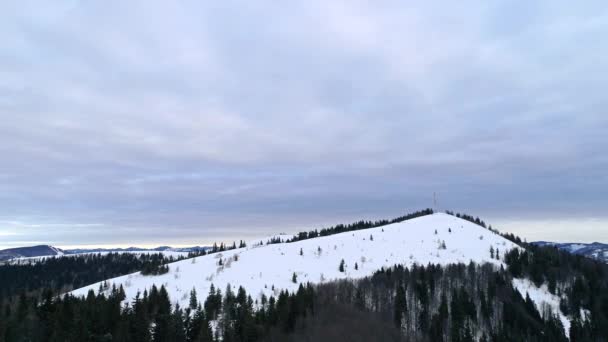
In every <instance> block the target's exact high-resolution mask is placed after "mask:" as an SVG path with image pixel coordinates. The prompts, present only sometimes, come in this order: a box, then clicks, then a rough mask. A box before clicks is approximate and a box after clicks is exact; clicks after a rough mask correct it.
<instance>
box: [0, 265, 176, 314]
mask: <svg viewBox="0 0 608 342" xmlns="http://www.w3.org/2000/svg"><path fill="white" fill-rule="evenodd" d="M181 259H183V257H180V258H174V257H172V256H170V257H165V256H163V254H161V253H155V254H141V255H136V254H131V253H108V254H88V255H82V256H69V257H56V258H47V259H44V260H40V261H35V262H28V263H18V264H13V263H7V264H5V265H2V266H0V304H2V302H3V301H4V300H6V299H8V298H10V297H13V296H18V295H20V294H24V295H28V296H39V295H40V294H41V292H42V290H43V289H49V290H52V291H53V292H55V293H63V292H67V291H70V290H72V289H75V288H79V287H83V286H86V285H90V284H93V283H96V282H98V281H102V280H104V279H109V278H114V277H118V276H121V275H125V274H129V273H132V272H137V271H139V270H141V269H144V268H146V267H148V265H150V264H158V265H160V264H165V263H170V262H173V261H177V260H181Z"/></svg>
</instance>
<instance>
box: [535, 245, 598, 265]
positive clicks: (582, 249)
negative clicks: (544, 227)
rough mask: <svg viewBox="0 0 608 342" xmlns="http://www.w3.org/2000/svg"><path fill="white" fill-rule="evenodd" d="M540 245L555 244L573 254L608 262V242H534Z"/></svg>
mask: <svg viewBox="0 0 608 342" xmlns="http://www.w3.org/2000/svg"><path fill="white" fill-rule="evenodd" d="M532 243H533V244H535V245H538V246H555V247H557V248H559V249H562V250H565V251H568V252H570V253H572V254H578V255H583V256H586V257H588V258H592V259H596V260H600V261H603V262H606V263H608V244H605V243H600V242H593V243H571V242H564V243H560V242H548V241H536V242H532Z"/></svg>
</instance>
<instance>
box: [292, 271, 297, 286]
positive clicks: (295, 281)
mask: <svg viewBox="0 0 608 342" xmlns="http://www.w3.org/2000/svg"><path fill="white" fill-rule="evenodd" d="M291 282H292V283H294V284H297V283H298V276H297V275H296V272H293V275H292V276H291Z"/></svg>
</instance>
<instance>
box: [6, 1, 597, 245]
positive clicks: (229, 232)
mask: <svg viewBox="0 0 608 342" xmlns="http://www.w3.org/2000/svg"><path fill="white" fill-rule="evenodd" d="M607 36H608V7H607V6H606V4H605V2H604V1H585V2H577V3H574V2H571V1H555V0H551V1H535V2H529V1H458V2H446V1H424V2H415V1H407V2H404V1H382V2H376V1H324V0H307V1H290V2H288V3H278V2H275V1H255V2H251V1H228V0H227V1H136V0H134V1H92V0H87V1H56V2H29V1H5V2H2V3H1V4H0V248H8V247H15V246H26V245H33V244H52V245H56V246H59V247H75V246H130V245H138V246H156V245H174V246H187V245H200V244H208V243H212V242H213V241H232V240H235V239H236V240H238V239H248V238H253V237H259V236H264V235H269V234H273V233H277V232H288V233H291V232H295V231H299V230H302V229H311V228H319V227H322V226H325V225H330V224H336V223H342V222H351V221H355V220H358V219H379V218H392V217H396V216H399V215H402V214H404V213H407V212H411V211H415V210H418V209H423V208H427V207H432V206H433V205H434V204H433V193H437V206H436V208H437V209H439V210H445V209H449V210H454V211H460V212H466V213H469V214H472V215H475V216H479V217H481V218H482V219H484V220H485V221H486V222H488V223H490V224H492V225H493V226H494V227H495V228H498V229H499V230H502V231H509V232H514V233H516V234H518V235H520V236H522V237H523V238H525V239H527V240H529V241H531V240H550V241H577V242H591V241H600V242H608V196H607V194H608V172H607V171H608V153H606V150H607V149H608V133H607V129H608V112H607V108H608V97H607V96H606V89H608V78H607V77H606V75H608V59H607V58H606V56H607V55H608V40H606V37H607Z"/></svg>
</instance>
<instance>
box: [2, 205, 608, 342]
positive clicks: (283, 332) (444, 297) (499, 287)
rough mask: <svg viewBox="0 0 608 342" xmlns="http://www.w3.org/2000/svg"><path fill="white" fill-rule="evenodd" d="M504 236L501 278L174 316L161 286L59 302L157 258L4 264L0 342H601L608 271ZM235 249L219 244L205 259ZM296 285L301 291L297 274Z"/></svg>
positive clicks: (216, 302) (447, 270) (480, 271)
mask: <svg viewBox="0 0 608 342" xmlns="http://www.w3.org/2000/svg"><path fill="white" fill-rule="evenodd" d="M467 217H468V218H470V220H472V221H473V222H475V221H477V220H476V219H473V218H472V216H467ZM482 222H483V221H480V222H476V223H478V224H480V225H481V223H482ZM344 227H346V228H344V229H351V228H352V229H364V228H360V227H358V226H356V228H353V227H351V228H348V227H349V226H344ZM339 230H340V231H341V230H342V228H341V229H339ZM328 232H332V231H328ZM506 237H507V238H509V239H511V240H512V241H516V242H518V243H519V244H520V245H521V246H522V247H523V248H522V249H514V250H512V251H510V252H508V253H504V255H502V259H503V260H504V262H505V263H506V265H507V266H506V267H505V268H502V267H501V268H500V269H497V268H496V267H495V266H493V265H491V264H483V265H478V264H473V263H471V264H468V265H465V264H457V265H450V266H439V265H431V264H429V265H424V266H422V265H420V266H417V265H414V266H412V267H409V268H406V267H403V266H401V265H394V266H393V267H391V268H386V269H381V270H378V271H377V272H375V273H374V274H373V275H372V276H371V277H367V278H363V279H359V280H342V281H338V282H329V283H324V284H320V285H312V284H309V283H299V288H298V290H297V291H295V292H294V293H288V292H285V291H283V292H277V295H276V296H272V297H270V298H267V297H265V296H262V297H261V298H258V297H257V295H256V294H250V293H247V292H246V291H245V289H244V288H242V287H240V286H239V284H232V285H231V286H228V287H226V288H221V289H220V288H215V287H212V288H211V290H210V292H209V293H208V294H205V296H201V294H197V293H196V292H195V290H194V289H193V290H192V291H191V292H190V301H189V305H188V307H179V306H173V305H172V304H171V300H170V298H169V295H168V293H167V290H166V289H165V288H164V287H163V286H160V287H156V286H155V287H152V288H151V289H149V290H148V291H144V292H143V293H140V294H139V295H138V296H137V298H136V299H135V300H133V301H131V302H129V303H127V304H126V305H125V303H124V300H125V298H126V297H125V293H124V290H123V289H122V288H121V287H119V288H116V287H110V286H108V285H107V284H105V285H103V286H104V288H102V289H101V291H99V292H98V293H99V294H97V295H96V294H94V293H93V292H92V291H91V292H89V294H88V295H87V296H86V298H76V297H73V296H70V295H59V294H60V293H65V292H66V291H67V290H69V289H72V288H74V287H78V286H84V285H87V284H90V283H94V282H96V281H99V280H103V279H107V278H110V277H112V276H116V275H121V274H126V273H129V272H132V271H134V270H143V271H145V272H146V273H148V274H159V273H162V272H163V271H164V270H165V269H166V263H167V262H170V261H172V259H166V258H164V257H163V256H162V255H141V256H135V255H132V254H113V253H111V254H107V255H91V256H87V257H69V258H68V257H66V258H50V259H47V260H44V261H42V262H38V263H29V264H25V265H20V264H7V265H2V266H0V279H1V280H2V281H0V293H1V294H2V297H0V300H1V306H0V342H3V341H7V342H12V341H61V342H64V341H66V342H67V341H142V342H143V341H171V342H194V341H214V342H215V341H226V342H231V341H234V342H238V341H294V342H299V341H451V342H464V341H482V342H486V341H488V342H489V341H497V342H499V341H532V342H533V341H551V342H559V341H568V340H569V341H576V342H581V341H589V342H591V341H593V342H596V341H607V340H608V339H607V337H608V265H606V264H603V263H600V262H598V261H595V260H591V259H587V258H584V257H582V256H577V255H572V254H569V253H567V252H564V251H561V250H559V249H557V248H554V247H539V246H534V245H528V244H525V243H522V242H521V240H520V239H518V238H516V237H514V236H506ZM302 238H310V236H302ZM370 239H371V237H370ZM239 246H241V247H242V246H244V243H243V242H240V244H239ZM235 247H236V243H235V244H233V246H225V245H224V244H221V245H219V246H218V245H216V246H214V248H213V249H212V250H211V251H210V252H214V251H215V252H219V251H223V250H227V249H231V248H235ZM492 252H494V251H489V253H492ZM492 254H493V253H492ZM522 277H525V278H528V279H530V280H531V281H532V282H533V283H535V284H536V285H537V286H540V285H541V284H546V285H547V287H548V289H549V291H550V292H551V293H552V294H556V295H559V296H560V297H561V298H562V300H561V302H560V309H561V311H562V312H563V313H565V314H567V315H569V316H570V317H572V318H573V321H572V322H571V326H570V327H569V329H568V328H567V327H564V326H563V323H562V321H561V320H560V319H559V317H557V316H554V315H552V314H551V313H550V312H549V311H547V310H542V309H540V310H539V308H538V307H537V306H536V305H535V303H534V302H533V300H532V299H531V298H530V297H529V296H528V295H521V294H520V292H518V291H517V290H516V289H514V288H513V285H512V284H513V282H512V279H513V278H522ZM292 281H293V282H295V283H298V278H297V277H296V276H295V274H294V275H293V278H292ZM199 297H205V299H204V300H199Z"/></svg>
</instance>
